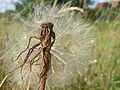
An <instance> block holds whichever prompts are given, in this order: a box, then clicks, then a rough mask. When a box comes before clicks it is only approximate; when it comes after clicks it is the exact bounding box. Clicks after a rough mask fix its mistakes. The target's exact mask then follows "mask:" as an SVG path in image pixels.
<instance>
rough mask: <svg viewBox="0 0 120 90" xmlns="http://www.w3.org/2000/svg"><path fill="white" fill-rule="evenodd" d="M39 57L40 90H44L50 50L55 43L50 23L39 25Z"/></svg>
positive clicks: (49, 62) (49, 63) (49, 61)
mask: <svg viewBox="0 0 120 90" xmlns="http://www.w3.org/2000/svg"><path fill="white" fill-rule="evenodd" d="M41 27H42V31H41V35H40V37H41V39H40V41H41V49H42V50H41V57H42V66H41V67H40V69H41V71H40V90H45V85H46V79H47V73H48V71H49V69H50V65H51V54H50V50H51V47H52V45H53V43H54V42H55V33H54V32H53V30H52V28H53V24H52V23H50V22H47V23H43V24H42V25H41Z"/></svg>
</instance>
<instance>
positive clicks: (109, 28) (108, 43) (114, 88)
mask: <svg viewBox="0 0 120 90" xmlns="http://www.w3.org/2000/svg"><path fill="white" fill-rule="evenodd" d="M67 1H71V2H72V6H78V7H80V8H82V9H84V11H85V12H86V13H85V14H84V15H83V17H84V18H85V19H87V20H88V21H89V23H90V24H91V26H92V33H93V35H94V38H95V45H94V49H93V52H94V54H93V58H94V60H95V62H93V63H91V64H90V65H89V67H88V71H87V73H86V74H85V75H84V76H83V77H82V78H81V77H80V76H79V75H78V77H77V78H76V79H75V80H74V81H73V83H72V84H71V85H68V86H64V87H51V90H120V41H119V39H120V27H119V26H120V25H119V23H120V22H119V20H120V13H119V12H120V3H119V4H118V5H116V6H115V7H111V6H110V5H108V4H105V5H104V7H103V8H102V9H100V10H90V9H88V8H87V3H88V0H58V5H59V4H64V3H66V2H67ZM22 2H23V4H16V7H17V9H16V11H15V12H10V11H7V12H6V13H3V14H0V36H2V35H4V33H5V31H4V28H5V24H8V21H9V22H10V20H11V17H12V18H14V15H15V14H16V13H20V15H21V16H22V17H24V18H26V17H27V15H28V14H29V13H32V7H33V6H34V5H37V4H38V2H39V0H22ZM53 2H54V0H46V3H50V4H53ZM12 20H13V19H12ZM3 21H5V22H4V23H2V22H3ZM3 40H4V39H0V49H2V48H4V45H3V44H2V43H3V42H2V41H3ZM1 53H3V52H0V54H1ZM3 75H4V74H3V70H2V62H0V81H1V80H2V79H3ZM4 86H5V85H4ZM11 86H12V85H9V87H11ZM13 86H14V85H13ZM6 87H7V86H6ZM3 90H10V89H3ZM11 90H12V89H11Z"/></svg>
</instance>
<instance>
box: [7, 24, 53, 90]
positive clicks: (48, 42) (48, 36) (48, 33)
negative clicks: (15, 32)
mask: <svg viewBox="0 0 120 90" xmlns="http://www.w3.org/2000/svg"><path fill="white" fill-rule="evenodd" d="M41 29H42V30H41V33H40V37H39V38H38V37H35V36H33V37H30V38H29V43H28V46H27V48H26V49H25V50H23V51H22V52H21V53H20V54H19V55H18V57H17V58H16V60H15V61H17V60H18V59H19V58H20V56H21V55H22V54H23V53H24V52H25V51H26V50H27V49H28V48H29V46H30V42H31V39H32V38H35V39H38V40H39V41H40V42H38V43H37V44H35V45H34V46H32V47H31V48H30V49H29V50H28V53H27V55H26V57H25V59H24V61H23V63H22V64H21V65H20V66H18V67H17V68H15V69H14V70H12V71H10V72H8V73H7V74H9V73H12V72H14V71H15V70H17V69H18V68H21V78H22V80H23V76H22V69H23V67H24V65H25V64H26V63H29V64H30V70H31V68H32V65H33V64H34V63H35V62H36V61H38V60H40V62H41V60H42V63H41V65H40V70H41V71H40V88H39V89H40V90H45V85H46V79H47V72H48V70H49V69H50V65H51V54H50V50H51V47H52V45H53V44H54V42H55V33H54V32H53V24H52V23H51V22H46V23H43V24H42V25H41ZM37 47H39V48H37ZM35 49H38V50H39V52H38V53H37V54H36V55H35V56H34V57H33V58H32V59H30V58H29V57H30V56H31V54H32V53H33V52H34V51H35ZM36 58H38V59H37V60H36ZM28 60H29V62H28Z"/></svg>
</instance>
